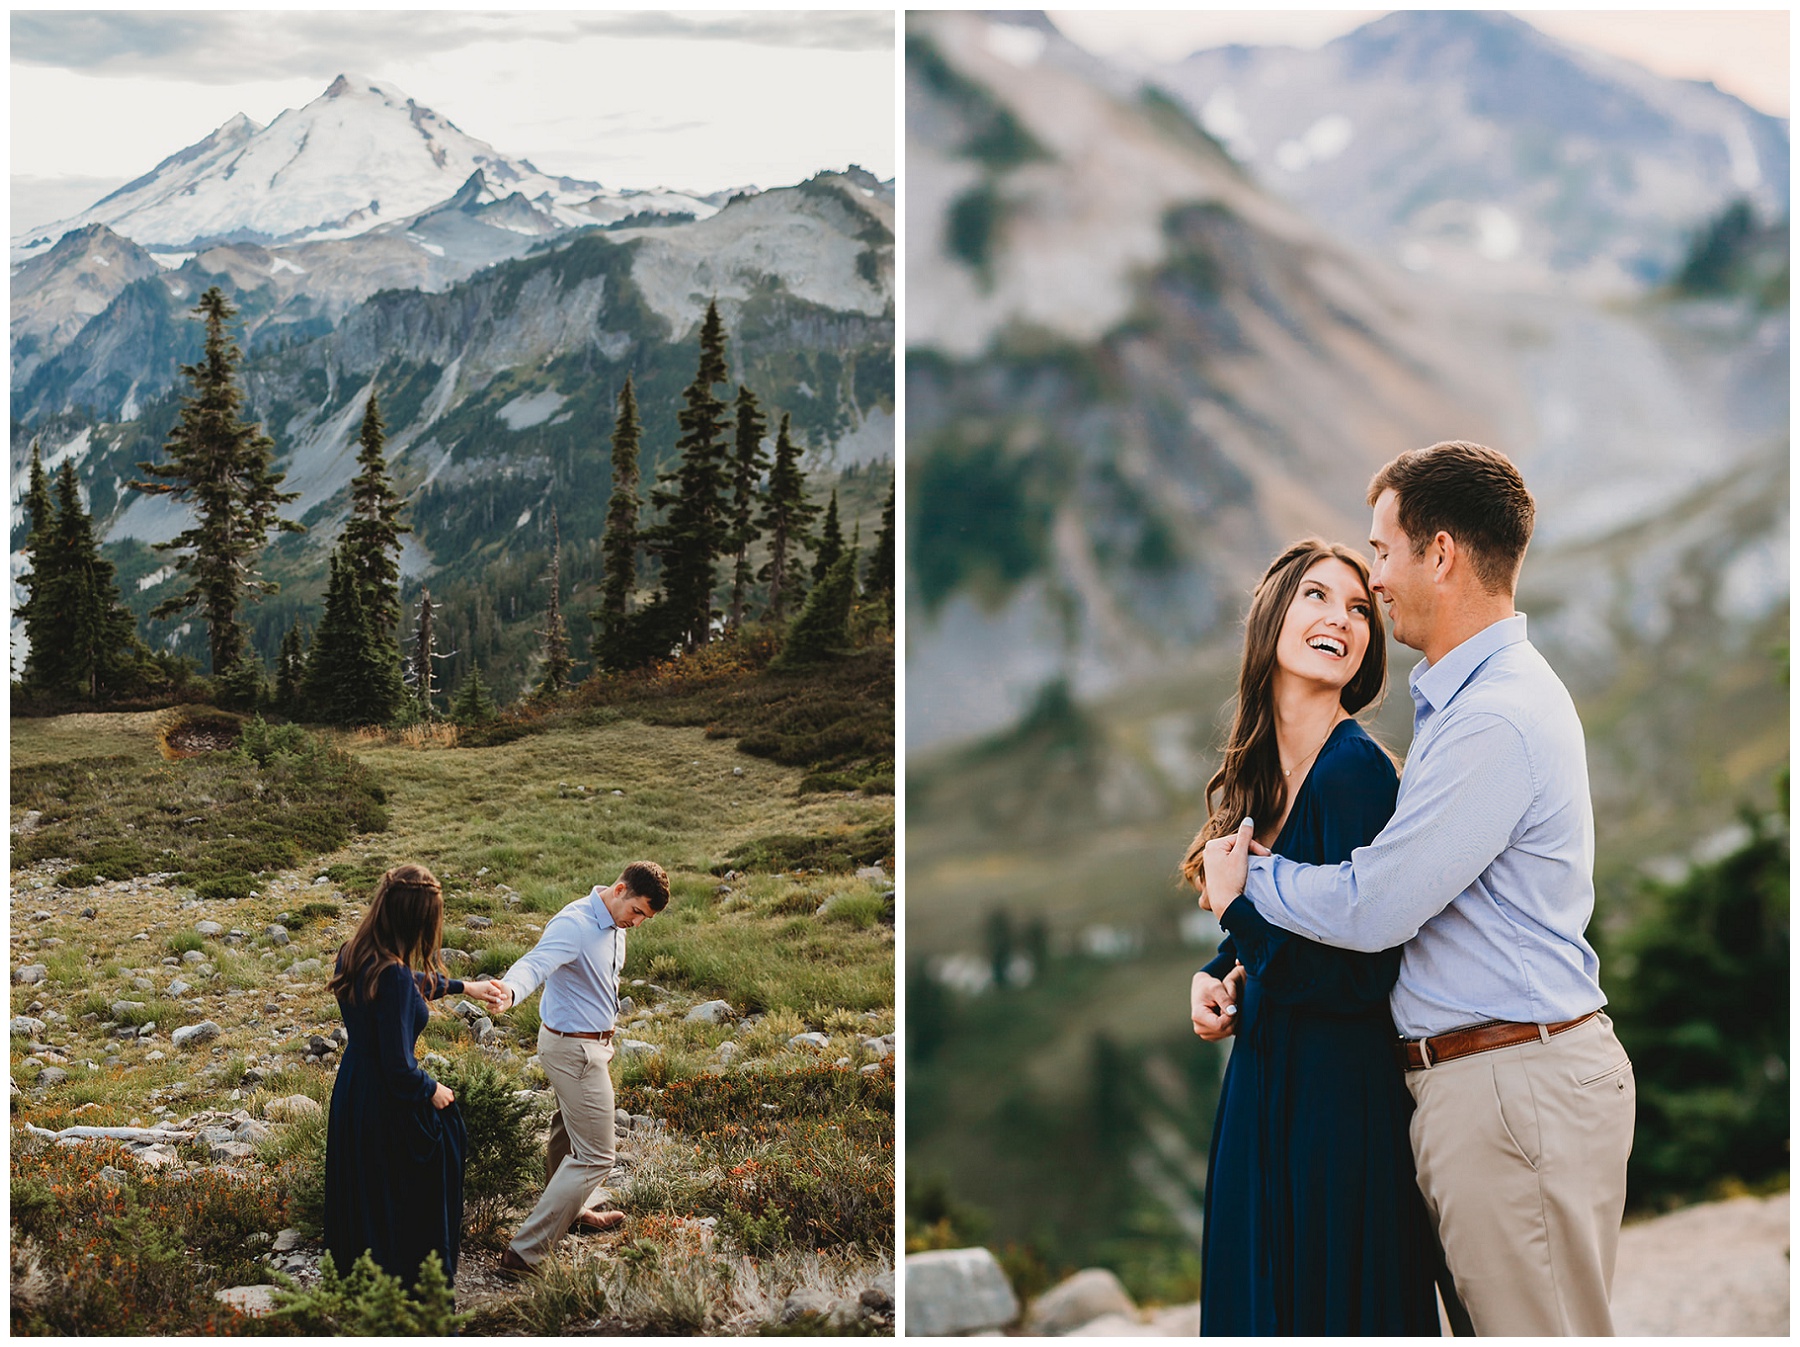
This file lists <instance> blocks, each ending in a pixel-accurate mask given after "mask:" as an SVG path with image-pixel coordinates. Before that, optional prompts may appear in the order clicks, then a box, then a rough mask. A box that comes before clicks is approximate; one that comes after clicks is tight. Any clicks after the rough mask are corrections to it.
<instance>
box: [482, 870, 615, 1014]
mask: <svg viewBox="0 0 1800 1347" xmlns="http://www.w3.org/2000/svg"><path fill="white" fill-rule="evenodd" d="M600 887H601V886H599V885H596V886H595V887H594V888H593V889H591V890H589V892H588V894H587V896H586V897H585V898H577V899H576V900H575V901H574V902H572V903H570V904H569V905H568V906H567V907H565V908H564V909H563V910H562V911H561V912H558V913H557V914H556V915H555V916H554V917H552V918H550V920H549V921H547V922H546V923H544V934H543V935H542V936H540V937H539V938H538V942H537V944H535V945H533V946H532V947H531V949H530V950H529V951H528V952H527V953H526V954H525V955H524V956H522V957H521V958H520V959H519V961H518V962H517V963H515V964H514V965H513V966H512V967H511V968H509V969H507V970H506V972H505V974H504V975H503V976H502V977H501V979H500V980H501V981H502V982H504V983H505V984H506V985H507V986H509V987H511V988H512V990H513V1003H514V1004H515V1005H516V1004H517V1003H518V1002H520V1001H523V1000H524V999H525V998H526V997H527V996H530V995H531V994H532V992H534V991H536V990H537V988H538V985H539V984H540V983H542V984H543V988H544V1000H543V1003H542V1004H541V1005H539V1006H538V1019H539V1021H540V1022H542V1023H544V1024H547V1025H549V1026H550V1027H551V1028H552V1029H561V1030H562V1031H563V1032H564V1033H584V1032H597V1031H600V1030H604V1029H611V1028H612V1027H613V1022H614V1021H615V1020H616V1019H617V1018H618V1015H619V970H620V969H622V968H624V967H625V932H624V931H622V930H620V929H619V926H618V923H616V922H615V921H614V920H613V918H612V913H610V912H608V911H607V910H606V904H605V903H604V902H602V901H601V898H600Z"/></svg>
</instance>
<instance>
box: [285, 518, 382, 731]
mask: <svg viewBox="0 0 1800 1347" xmlns="http://www.w3.org/2000/svg"><path fill="white" fill-rule="evenodd" d="M344 553H345V548H344V546H343V545H342V544H340V545H339V547H338V548H337V550H336V551H334V552H333V553H332V554H331V583H330V586H329V587H328V588H327V590H326V591H325V613H324V615H323V616H322V617H321V618H320V619H319V629H318V631H317V632H316V633H314V635H313V643H312V649H311V650H310V651H309V652H308V653H307V659H306V674H305V677H304V679H303V681H302V684H301V690H302V697H303V699H304V701H305V703H306V708H307V712H308V714H309V715H311V716H312V717H314V718H315V719H318V720H321V721H324V722H325V723H327V724H330V725H375V724H385V723H386V722H387V721H389V720H392V719H393V717H394V714H395V713H396V712H397V711H399V709H400V705H401V703H402V701H403V700H404V699H405V697H406V689H405V688H404V687H403V686H402V685H401V683H400V669H399V666H398V664H396V663H395V662H394V661H393V660H391V659H389V658H388V657H387V650H386V645H385V644H384V643H383V642H382V641H380V640H378V639H377V637H376V634H375V630H374V628H373V627H372V626H371V625H370V623H369V615H368V612H367V611H366V610H365V609H364V607H363V600H362V586H361V585H360V584H358V583H357V581H356V575H355V573H354V572H353V571H352V570H351V567H350V563H349V561H348V559H347V558H346V557H345V555H344ZM387 644H391V643H387Z"/></svg>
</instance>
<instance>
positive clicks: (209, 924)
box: [194, 921, 225, 936]
mask: <svg viewBox="0 0 1800 1347" xmlns="http://www.w3.org/2000/svg"><path fill="white" fill-rule="evenodd" d="M194 929H195V930H196V931H198V932H200V934H201V935H206V936H213V935H224V934H225V928H224V927H223V926H221V925H219V923H218V922H216V921H197V922H195V923H194Z"/></svg>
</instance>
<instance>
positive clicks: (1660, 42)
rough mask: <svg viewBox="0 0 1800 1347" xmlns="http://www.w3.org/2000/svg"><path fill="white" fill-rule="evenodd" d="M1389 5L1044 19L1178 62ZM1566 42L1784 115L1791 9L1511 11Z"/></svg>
mask: <svg viewBox="0 0 1800 1347" xmlns="http://www.w3.org/2000/svg"><path fill="white" fill-rule="evenodd" d="M1388 12H1389V11H1387V10H1374V9H1370V10H1348V9H1340V10H1291V11H1290V10H1212V11H1205V12H1201V11H1182V10H1156V11H1147V10H1129V11H1127V10H1113V11H1106V10H1062V9H1053V10H1051V11H1049V14H1050V18H1051V20H1052V21H1053V22H1054V23H1055V24H1056V26H1057V27H1058V28H1059V29H1061V30H1062V32H1063V33H1065V34H1066V35H1067V36H1069V37H1070V38H1073V39H1074V40H1075V41H1077V42H1079V43H1081V44H1082V45H1083V46H1085V47H1087V48H1088V49H1089V50H1090V51H1093V52H1096V53H1098V54H1100V55H1103V56H1111V57H1114V58H1117V59H1126V60H1130V59H1133V58H1134V57H1135V58H1137V59H1141V60H1151V61H1178V60H1180V59H1181V58H1182V57H1184V56H1186V55H1188V54H1189V53H1191V52H1193V51H1196V50H1198V49H1200V48H1202V47H1218V46H1224V45H1226V44H1227V43H1232V42H1243V43H1248V44H1254V45H1265V44H1273V43H1281V44H1285V45H1288V46H1294V47H1317V46H1322V45H1323V44H1324V43H1326V42H1329V41H1330V40H1331V39H1332V38H1334V37H1339V36H1341V35H1342V34H1344V33H1347V32H1349V31H1350V30H1351V29H1353V28H1357V27H1360V26H1361V25H1362V24H1365V23H1368V22H1369V21H1371V20H1372V19H1377V18H1380V17H1381V15H1383V14H1385V13H1388ZM1510 12H1511V13H1513V14H1515V15H1517V16H1518V17H1519V18H1521V19H1524V20H1525V21H1526V22H1527V23H1531V24H1534V25H1536V26H1537V27H1538V28H1540V29H1542V30H1543V31H1544V32H1546V33H1549V34H1550V35H1551V36H1552V37H1556V38H1559V39H1561V40H1563V41H1565V42H1570V43H1578V44H1580V45H1582V46H1587V47H1593V48H1597V49H1599V50H1601V51H1604V52H1608V53H1610V54H1611V55H1614V56H1621V57H1624V58H1625V59H1626V60H1629V61H1635V62H1636V63H1637V64H1639V65H1642V66H1645V67H1647V68H1648V69H1650V70H1653V71H1655V72H1656V73H1658V74H1660V75H1667V76H1670V77H1672V78H1675V79H1701V80H1711V81H1712V82H1713V83H1714V84H1716V85H1718V86H1719V88H1721V89H1723V90H1725V91H1726V92H1727V93H1730V94H1733V95H1735V96H1736V97H1738V98H1741V99H1742V100H1743V101H1744V102H1746V103H1748V104H1749V105H1750V106H1751V107H1753V108H1755V109H1757V110H1758V111H1759V112H1766V113H1768V114H1770V115H1771V116H1775V117H1786V116H1787V115H1788V14H1787V11H1786V10H1785V9H1768V10H1605V11H1599V10H1564V9H1542V10H1520V9H1516V10H1512V11H1510Z"/></svg>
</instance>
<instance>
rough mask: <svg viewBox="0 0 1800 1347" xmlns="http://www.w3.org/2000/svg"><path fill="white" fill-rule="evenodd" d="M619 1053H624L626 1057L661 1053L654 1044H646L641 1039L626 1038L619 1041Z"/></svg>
mask: <svg viewBox="0 0 1800 1347" xmlns="http://www.w3.org/2000/svg"><path fill="white" fill-rule="evenodd" d="M619 1051H620V1052H622V1053H624V1054H625V1055H626V1056H627V1057H644V1056H653V1055H654V1054H656V1053H659V1052H661V1051H662V1049H661V1048H659V1047H657V1046H656V1044H654V1043H646V1042H644V1041H643V1040H642V1039H637V1038H627V1039H621V1040H620V1042H619Z"/></svg>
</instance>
